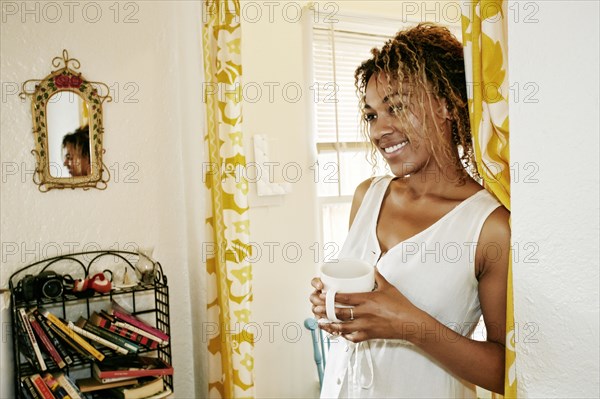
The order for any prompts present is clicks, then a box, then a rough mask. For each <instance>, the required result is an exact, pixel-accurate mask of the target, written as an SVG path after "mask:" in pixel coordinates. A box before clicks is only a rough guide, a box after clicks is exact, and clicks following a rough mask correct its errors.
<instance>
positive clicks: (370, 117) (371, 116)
mask: <svg viewBox="0 0 600 399" xmlns="http://www.w3.org/2000/svg"><path fill="white" fill-rule="evenodd" d="M363 118H364V119H365V121H367V122H372V121H373V120H374V119H375V114H365V115H364V116H363Z"/></svg>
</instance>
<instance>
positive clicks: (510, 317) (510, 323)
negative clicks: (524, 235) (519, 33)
mask: <svg viewBox="0 0 600 399" xmlns="http://www.w3.org/2000/svg"><path fill="white" fill-rule="evenodd" d="M505 17H506V1H503V0H475V1H470V2H464V3H462V34H463V45H464V47H465V64H466V73H467V85H468V91H469V109H470V116H471V131H472V134H473V138H474V140H475V155H476V158H477V163H478V170H479V174H480V175H481V176H482V178H483V180H484V185H485V187H486V188H487V189H488V190H489V191H490V192H492V193H493V194H494V195H495V196H496V198H498V200H500V202H502V204H503V205H504V206H505V207H506V208H507V209H508V210H510V165H509V162H510V159H509V145H508V138H509V134H508V86H509V84H508V46H507V45H508V43H507V31H508V29H507V20H506V18H505ZM507 288H508V290H507V303H506V332H507V334H506V366H505V367H506V371H505V382H504V396H505V397H507V398H516V397H517V378H516V370H515V365H516V352H515V331H514V328H515V326H514V324H515V323H514V313H513V285H512V256H509V271H508V287H507Z"/></svg>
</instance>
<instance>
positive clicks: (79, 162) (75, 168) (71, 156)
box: [63, 143, 90, 177]
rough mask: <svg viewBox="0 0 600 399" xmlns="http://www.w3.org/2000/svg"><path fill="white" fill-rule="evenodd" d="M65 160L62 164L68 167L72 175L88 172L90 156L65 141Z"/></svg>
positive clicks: (83, 174)
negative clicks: (84, 154) (85, 155)
mask: <svg viewBox="0 0 600 399" xmlns="http://www.w3.org/2000/svg"><path fill="white" fill-rule="evenodd" d="M64 150H65V161H64V162H63V165H65V166H66V167H67V169H69V173H70V174H71V176H72V177H77V176H87V175H89V174H90V158H89V157H84V156H83V155H82V154H81V148H76V147H75V146H74V145H73V144H71V143H67V144H66V145H65V147H64Z"/></svg>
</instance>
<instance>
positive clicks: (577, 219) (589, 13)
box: [509, 1, 599, 398]
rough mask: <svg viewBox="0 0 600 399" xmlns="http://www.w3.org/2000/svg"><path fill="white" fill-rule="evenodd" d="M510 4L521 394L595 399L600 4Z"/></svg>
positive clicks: (514, 2) (515, 267) (514, 232)
mask: <svg viewBox="0 0 600 399" xmlns="http://www.w3.org/2000/svg"><path fill="white" fill-rule="evenodd" d="M509 3H510V4H509V10H510V12H509V21H510V25H509V36H510V41H509V50H510V59H509V62H510V81H511V88H512V90H513V101H512V102H511V104H510V106H511V109H510V115H511V120H510V125H511V126H510V129H511V130H510V133H511V163H512V164H513V169H514V170H515V171H519V175H517V174H516V173H513V176H514V178H513V181H515V183H514V184H513V187H512V193H513V196H512V203H513V206H512V211H513V212H512V220H513V241H514V242H515V248H519V249H520V253H519V254H518V255H515V257H518V258H519V260H518V261H516V262H515V265H514V283H515V307H516V309H515V315H516V317H515V319H516V322H517V323H519V326H518V329H517V331H518V333H519V336H518V337H519V342H518V343H517V345H518V347H517V353H518V355H517V372H518V375H519V378H520V381H519V384H520V385H519V390H520V394H521V395H522V396H523V397H529V398H547V397H561V398H584V397H586V398H594V397H598V396H599V388H598V373H599V367H598V362H599V353H598V342H599V337H598V281H599V278H598V3H597V2H587V1H575V2H566V1H550V2H531V3H529V4H530V5H529V6H528V7H527V8H524V6H525V4H524V3H522V2H516V1H511V2H509ZM519 3H521V4H519ZM518 11H520V14H517V12H518ZM583 32H585V33H584V34H582V33H583ZM527 83H529V84H530V85H529V86H525V85H526V84H527ZM536 89H537V91H536ZM515 91H516V92H517V93H519V94H520V98H519V100H518V101H517V100H516V96H514V94H515ZM534 91H535V94H534ZM536 100H537V101H536ZM532 101H536V102H532ZM528 163H529V164H528ZM536 180H537V181H536Z"/></svg>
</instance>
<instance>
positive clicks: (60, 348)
mask: <svg viewBox="0 0 600 399" xmlns="http://www.w3.org/2000/svg"><path fill="white" fill-rule="evenodd" d="M33 315H34V316H35V318H36V320H37V321H38V323H40V326H42V330H44V332H45V333H46V335H47V336H48V338H49V339H50V341H51V342H52V344H53V345H54V347H55V348H56V350H57V351H58V353H59V354H60V357H62V359H63V360H64V361H65V363H66V364H67V365H71V364H73V359H72V358H71V356H70V355H69V352H67V350H66V348H65V347H64V345H63V344H62V342H61V341H60V339H58V337H57V336H56V334H54V332H53V331H52V329H51V328H50V326H49V325H48V321H47V320H46V319H45V318H44V316H42V314H41V313H40V312H39V311H38V310H37V308H35V309H33Z"/></svg>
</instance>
